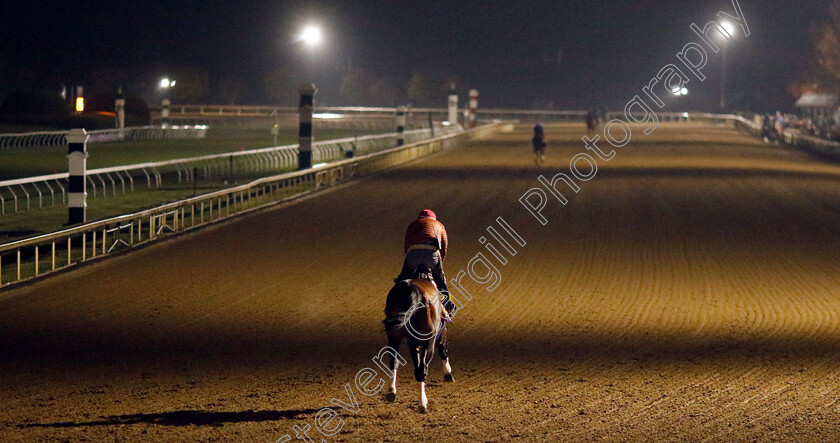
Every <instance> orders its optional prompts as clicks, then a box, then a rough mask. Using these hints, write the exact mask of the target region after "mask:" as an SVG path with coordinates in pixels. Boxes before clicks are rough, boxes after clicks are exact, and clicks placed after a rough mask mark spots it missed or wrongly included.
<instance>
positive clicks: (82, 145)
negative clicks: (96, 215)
mask: <svg viewBox="0 0 840 443" xmlns="http://www.w3.org/2000/svg"><path fill="white" fill-rule="evenodd" d="M89 137H90V136H89V135H88V134H87V133H86V132H85V130H84V129H71V130H70V133H69V134H67V136H66V138H67V159H68V173H69V174H68V175H69V184H68V188H69V189H68V196H67V197H68V198H67V201H68V216H69V217H68V218H69V220H68V224H71V225H74V224H77V223H84V222H85V221H86V218H87V214H86V212H87V188H86V186H87V185H86V183H85V175H86V173H87V157H88V153H87V141H88V138H89Z"/></svg>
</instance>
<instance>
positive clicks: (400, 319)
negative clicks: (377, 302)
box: [382, 280, 418, 330]
mask: <svg viewBox="0 0 840 443" xmlns="http://www.w3.org/2000/svg"><path fill="white" fill-rule="evenodd" d="M417 296H418V290H417V288H416V287H414V285H412V284H411V282H410V281H408V280H402V281H398V282H397V283H396V284H394V287H393V288H391V291H390V292H388V298H387V299H386V301H385V320H382V323H384V324H385V329H386V330H390V329H393V328H395V327H401V328H402V327H405V323H406V322H407V321H408V320H407V316H406V313H407V312H408V311H410V309H411V307H412V306H414V304H415V303H416V300H417Z"/></svg>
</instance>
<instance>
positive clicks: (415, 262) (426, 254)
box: [397, 249, 446, 292]
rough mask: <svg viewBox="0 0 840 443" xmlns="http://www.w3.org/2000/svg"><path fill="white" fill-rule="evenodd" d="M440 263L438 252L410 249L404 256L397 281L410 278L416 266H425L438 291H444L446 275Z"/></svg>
mask: <svg viewBox="0 0 840 443" xmlns="http://www.w3.org/2000/svg"><path fill="white" fill-rule="evenodd" d="M441 263H442V260H441V259H440V251H431V250H428V249H412V250H410V251H408V252H407V253H406V254H405V261H404V262H403V268H402V272H400V276H399V277H397V280H405V279H409V278H411V273H412V272H414V271H415V270H416V269H417V267H418V266H420V265H426V266H427V267H428V268H429V269H431V270H432V276H433V277H434V279H435V284H436V285H437V288H438V291H440V292H443V291H446V275H444V273H443V268H442V267H441Z"/></svg>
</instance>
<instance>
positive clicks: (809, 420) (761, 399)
mask: <svg viewBox="0 0 840 443" xmlns="http://www.w3.org/2000/svg"><path fill="white" fill-rule="evenodd" d="M546 133H547V138H548V151H547V163H546V165H545V166H544V167H542V168H537V167H536V166H534V164H533V162H532V159H531V157H530V148H529V144H528V141H529V139H530V129H529V128H528V127H524V126H523V127H519V128H517V130H516V131H514V132H512V133H507V134H502V135H498V136H495V137H493V138H492V139H491V140H488V141H484V142H480V143H476V144H472V145H469V146H466V147H461V148H458V149H455V150H452V151H449V152H446V153H444V154H442V155H438V156H435V157H433V158H430V159H427V160H424V161H420V162H416V163H413V164H410V165H408V166H405V167H402V168H399V169H395V170H392V171H389V172H386V173H384V174H381V175H378V176H375V177H372V178H368V179H366V180H363V181H360V182H357V183H354V184H351V185H348V186H344V187H340V188H338V189H335V190H333V191H330V192H328V193H325V194H322V195H319V196H316V197H313V198H309V199H306V200H303V201H299V202H297V203H294V204H289V205H285V206H282V207H277V208H273V209H270V210H266V211H262V212H260V213H257V214H253V215H250V216H247V217H243V218H240V219H237V220H235V221H232V222H229V223H226V224H223V225H219V226H216V227H213V228H210V229H206V230H203V231H200V232H197V233H192V234H189V235H185V236H183V237H180V238H177V239H174V240H171V241H166V242H163V243H160V244H157V245H154V246H150V247H147V248H145V249H142V250H140V251H136V252H133V253H130V254H127V255H124V256H121V257H117V258H113V259H108V260H105V261H102V262H99V263H96V264H92V265H90V266H86V267H84V268H81V269H77V270H75V271H73V272H70V273H65V274H62V275H58V276H55V277H52V278H49V279H46V280H44V281H41V282H38V283H36V284H33V285H30V286H27V287H21V288H17V289H13V290H10V291H6V292H2V293H0V350H2V356H0V358H2V361H0V405H2V410H0V441H17V440H26V441H33V440H46V441H52V440H71V441H101V440H107V441H114V440H117V441H217V440H218V441H258V442H259V441H263V442H274V441H277V440H278V439H282V438H283V436H284V435H287V434H288V435H290V436H291V437H293V438H294V437H295V431H294V430H293V427H295V426H297V427H298V429H304V428H305V427H306V426H310V428H309V429H308V431H307V432H308V435H309V436H310V437H311V438H313V439H314V440H315V441H320V438H321V437H323V436H322V435H321V434H320V432H319V431H318V430H316V429H315V416H316V414H317V413H318V411H319V410H320V409H321V408H324V407H328V406H331V407H332V408H334V409H335V410H337V411H338V412H339V414H340V416H339V418H340V419H341V420H343V427H342V428H341V430H340V431H339V432H338V433H337V434H336V435H335V436H332V437H325V440H326V441H416V440H423V441H511V440H541V439H545V440H549V441H592V440H607V441H628V442H630V441H664V440H671V441H751V440H761V441H773V440H779V441H800V442H802V441H838V440H840V291H838V290H840V223H838V218H840V166H837V165H834V164H831V163H827V162H823V161H821V160H819V159H814V158H812V157H809V156H807V155H805V154H802V153H800V152H797V151H794V150H791V149H788V148H785V147H780V146H773V145H765V144H763V143H762V142H760V141H758V140H756V139H753V138H750V137H747V136H745V135H742V134H740V133H737V132H735V131H733V130H729V129H724V128H713V127H702V126H679V125H676V124H674V125H666V124H661V125H660V127H659V129H657V130H656V132H655V133H654V134H652V135H650V136H645V135H643V134H642V133H641V131H637V133H634V134H633V140H632V141H631V142H630V144H629V145H627V146H626V147H624V148H620V149H615V151H616V154H615V157H614V158H613V159H612V160H610V161H603V160H598V170H597V174H596V176H595V177H594V178H592V179H591V180H589V181H578V184H579V185H580V188H581V189H580V192H579V193H577V194H575V193H573V192H571V191H569V190H568V188H565V187H564V185H563V184H562V183H561V184H560V185H558V189H560V190H562V191H565V195H566V196H567V197H568V198H569V203H568V205H566V206H563V205H561V204H560V203H559V202H558V201H557V200H556V199H554V198H553V197H551V196H550V194H549V200H548V203H547V207H546V209H545V210H544V211H543V215H544V216H545V218H546V219H547V221H548V224H547V225H545V226H543V225H542V224H540V223H539V222H538V221H537V219H536V218H535V217H533V216H532V215H531V214H530V213H529V212H528V210H526V209H525V208H524V207H523V206H522V205H521V204H520V202H519V198H520V196H522V195H523V194H525V193H526V191H528V190H529V189H531V188H534V187H538V186H540V183H539V181H538V176H539V175H540V174H543V175H545V176H546V177H547V178H551V177H552V176H553V175H554V174H556V173H558V172H566V173H568V172H569V160H570V159H571V158H572V157H573V156H574V155H575V154H577V153H579V152H587V151H586V149H585V147H584V145H583V143H582V142H581V141H580V137H581V136H582V135H583V134H584V128H583V125H582V124H580V125H563V126H559V125H558V126H548V127H547V128H546ZM599 146H600V147H601V149H602V150H604V151H606V153H607V154H609V151H610V150H611V148H609V145H607V144H606V143H604V142H603V140H601V142H600V143H599ZM593 155H594V154H593ZM579 165H581V166H583V165H584V164H581V163H579ZM582 172H587V171H585V170H582ZM427 207H428V208H432V209H433V210H434V211H435V212H437V214H438V217H439V219H440V220H441V221H442V222H443V223H444V224H445V225H446V227H447V229H448V231H449V238H450V242H451V247H450V256H449V257H448V258H447V260H446V263H445V269H446V271H447V274H448V276H449V277H450V279H452V278H454V277H455V276H456V274H457V273H458V271H459V270H462V269H465V268H466V266H467V263H468V262H469V260H470V259H471V258H473V257H475V256H476V254H477V253H479V252H483V253H484V255H485V256H487V257H488V258H490V257H491V256H490V254H489V252H488V251H487V250H486V249H485V248H484V246H482V244H481V243H479V239H480V238H481V237H483V236H487V231H486V228H487V227H488V226H491V225H493V226H498V225H497V222H496V218H497V217H500V216H501V217H503V218H504V220H505V221H507V222H508V223H509V224H510V226H512V227H513V228H514V229H515V230H516V232H518V233H519V234H520V235H521V236H522V238H523V239H524V240H525V241H526V243H527V244H526V245H525V246H524V247H519V246H516V245H514V246H516V249H517V253H516V255H515V256H512V255H510V254H508V253H505V252H504V249H502V248H499V244H498V242H496V241H495V240H493V239H492V238H490V237H489V236H488V238H490V240H491V243H494V244H495V245H496V246H497V248H498V250H500V251H502V253H503V254H504V255H505V257H506V259H507V260H508V263H507V264H506V265H504V266H503V265H501V264H499V263H498V262H497V261H494V263H495V265H496V266H497V267H498V270H499V272H500V274H501V278H502V280H501V283H499V286H498V287H497V288H496V289H495V290H494V291H492V292H488V291H486V290H485V289H484V287H483V286H481V285H478V284H476V283H474V282H473V281H472V280H470V279H469V277H466V279H465V280H462V283H463V284H464V286H465V287H466V289H467V290H469V291H470V293H471V294H472V297H473V298H472V299H471V300H469V301H467V302H466V303H465V304H464V306H463V308H462V310H461V312H460V313H459V314H458V316H457V318H456V319H455V322H454V323H453V324H452V325H451V328H450V347H451V362H452V367H453V373H454V376H455V383H443V382H442V379H443V372H442V370H441V367H440V360H439V359H437V358H436V359H435V361H434V362H433V363H432V366H431V371H430V377H429V386H428V389H427V394H428V396H429V399H430V401H431V403H432V409H431V411H430V412H429V413H427V414H421V413H419V412H418V411H417V400H418V398H417V396H418V395H417V386H416V383H415V382H414V380H413V377H412V373H411V372H412V371H411V369H410V368H409V367H403V368H401V372H400V378H399V384H398V393H397V394H398V395H397V400H396V402H395V403H387V402H385V401H384V400H383V398H382V395H381V394H377V395H373V396H365V395H362V394H361V393H360V392H359V391H358V390H356V388H355V384H354V379H355V376H356V374H357V372H358V371H359V370H361V369H363V368H365V367H372V368H376V366H375V365H374V363H373V362H372V361H371V359H372V357H374V356H375V355H376V354H377V352H378V351H379V350H380V348H382V347H383V346H385V344H386V342H385V334H384V332H383V327H382V324H381V320H382V319H383V314H382V309H383V307H384V300H385V295H386V294H387V292H388V290H389V289H390V287H391V285H392V283H391V280H392V279H393V278H394V277H395V276H396V274H397V273H398V272H399V269H400V266H401V264H402V240H403V238H402V237H403V234H404V232H405V231H404V230H405V227H406V226H407V225H408V223H409V222H411V221H412V220H413V219H414V217H415V216H416V214H417V213H418V212H419V210H421V209H423V208H427ZM403 351H404V355H406V358H407V353H406V352H405V349H404V350H403ZM347 384H349V385H350V386H351V388H350V392H351V393H353V397H354V398H355V400H356V402H357V403H358V409H357V411H356V412H350V411H348V410H345V409H342V408H340V407H339V406H335V405H332V404H331V400H332V399H334V398H335V399H337V400H340V401H343V402H344V403H352V402H353V398H351V397H350V396H349V395H348V393H347V391H345V385H347ZM336 423H337V422H336V421H334V422H332V424H331V425H335V424H336ZM322 424H323V423H322Z"/></svg>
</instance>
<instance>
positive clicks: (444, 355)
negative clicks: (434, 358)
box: [437, 325, 455, 381]
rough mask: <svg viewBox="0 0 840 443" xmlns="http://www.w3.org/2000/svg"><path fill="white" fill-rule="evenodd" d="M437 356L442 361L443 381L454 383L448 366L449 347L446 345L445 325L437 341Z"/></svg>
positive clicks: (450, 367)
mask: <svg viewBox="0 0 840 443" xmlns="http://www.w3.org/2000/svg"><path fill="white" fill-rule="evenodd" d="M437 347H438V354H440V359H441V360H442V361H443V381H455V378H454V377H452V366H449V347H448V346H447V345H446V325H444V326H443V331H441V333H440V337H438V339H437Z"/></svg>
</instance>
